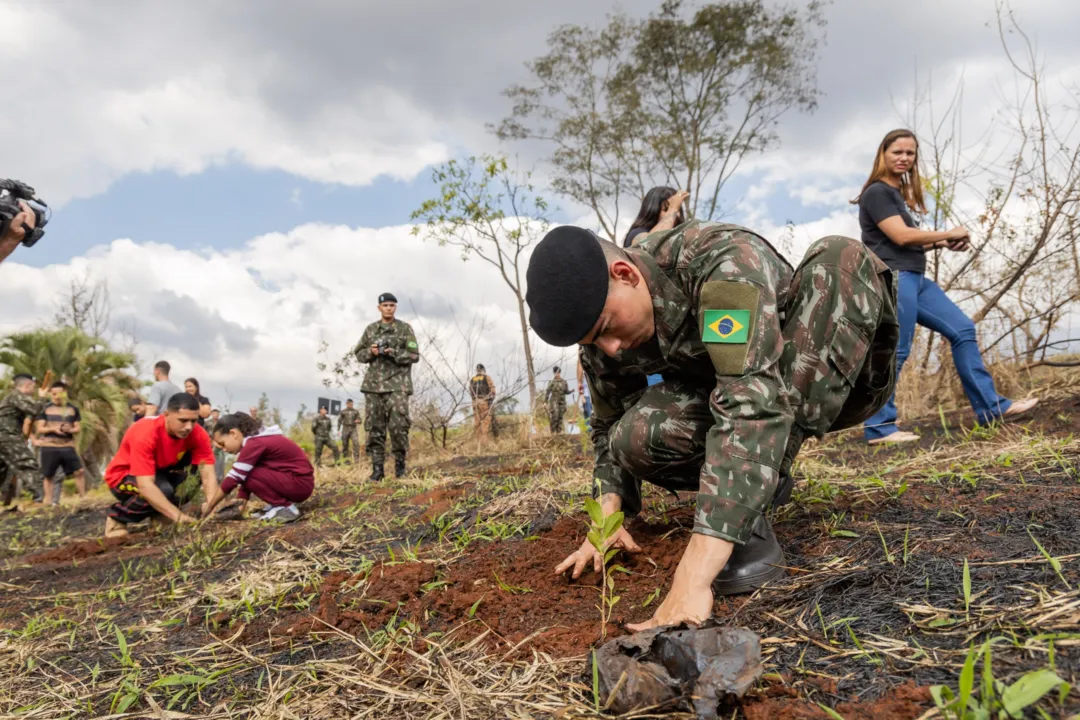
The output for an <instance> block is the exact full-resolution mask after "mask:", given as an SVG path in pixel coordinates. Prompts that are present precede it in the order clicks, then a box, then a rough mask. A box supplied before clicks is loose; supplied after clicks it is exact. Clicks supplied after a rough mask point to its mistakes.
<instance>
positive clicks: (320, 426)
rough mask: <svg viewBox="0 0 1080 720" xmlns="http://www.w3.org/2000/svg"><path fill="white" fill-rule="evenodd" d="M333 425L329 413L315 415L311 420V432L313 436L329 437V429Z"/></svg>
mask: <svg viewBox="0 0 1080 720" xmlns="http://www.w3.org/2000/svg"><path fill="white" fill-rule="evenodd" d="M333 427H334V426H333V423H332V422H331V421H330V416H329V415H316V416H315V419H314V420H312V421H311V432H312V434H313V435H315V437H321V438H328V437H330V431H331V430H332V429H333Z"/></svg>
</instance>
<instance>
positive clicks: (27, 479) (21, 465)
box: [0, 435, 45, 505]
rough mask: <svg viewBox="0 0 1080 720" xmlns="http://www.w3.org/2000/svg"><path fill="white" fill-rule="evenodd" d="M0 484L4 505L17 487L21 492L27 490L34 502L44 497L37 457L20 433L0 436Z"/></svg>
mask: <svg viewBox="0 0 1080 720" xmlns="http://www.w3.org/2000/svg"><path fill="white" fill-rule="evenodd" d="M0 485H2V486H3V490H2V491H0V499H2V501H3V504H5V505H10V504H11V503H12V502H13V501H14V499H15V496H16V493H17V492H18V489H19V488H22V490H23V492H27V491H29V492H30V494H31V495H33V496H34V502H42V501H43V500H44V499H45V490H44V488H43V487H42V483H41V470H40V469H39V467H38V462H37V458H35V457H34V453H33V452H32V451H31V450H30V448H29V447H27V445H26V438H24V437H22V436H21V435H19V436H16V437H0Z"/></svg>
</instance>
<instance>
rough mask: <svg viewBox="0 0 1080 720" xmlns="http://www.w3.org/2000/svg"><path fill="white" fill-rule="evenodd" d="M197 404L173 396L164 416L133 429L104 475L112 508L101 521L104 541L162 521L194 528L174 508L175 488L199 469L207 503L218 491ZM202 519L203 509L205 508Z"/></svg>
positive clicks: (183, 395) (181, 395)
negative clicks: (140, 524)
mask: <svg viewBox="0 0 1080 720" xmlns="http://www.w3.org/2000/svg"><path fill="white" fill-rule="evenodd" d="M198 419H199V401H198V400H197V399H196V398H195V397H194V396H192V395H188V394H187V393H178V394H176V395H173V396H172V397H171V398H170V399H169V402H168V405H167V406H166V408H165V414H164V415H159V416H157V417H154V418H145V419H143V420H139V421H138V422H136V423H134V424H133V425H132V426H131V427H130V428H128V431H127V433H125V434H124V439H123V440H122V441H121V442H120V449H119V450H117V451H116V456H115V457H114V458H113V459H112V462H110V463H109V467H108V468H107V469H106V470H105V483H106V484H107V485H108V486H109V488H110V489H111V490H112V493H113V496H114V497H115V498H116V503H115V504H114V505H113V506H112V507H110V508H109V516H108V518H107V519H106V520H105V537H117V536H120V535H126V534H127V527H126V526H127V525H129V524H131V523H136V522H139V521H141V520H145V519H146V518H154V517H165V518H167V519H168V520H170V521H172V522H175V523H190V522H195V519H194V518H192V517H191V516H189V515H185V514H184V513H183V512H181V511H180V508H178V507H177V506H176V488H177V487H179V486H180V483H182V482H184V480H185V479H186V478H187V473H188V468H190V467H191V466H192V465H197V466H198V468H199V475H200V477H201V479H202V486H203V492H204V493H205V495H206V497H208V498H210V497H213V496H214V494H215V493H216V492H217V491H218V483H217V475H216V474H215V473H214V451H213V447H212V446H211V445H210V436H209V435H207V434H206V431H205V430H203V429H202V428H201V427H199V426H198V425H197V424H196V421H197V420H198ZM203 510H204V512H203V515H205V514H206V505H205V504H204V505H203Z"/></svg>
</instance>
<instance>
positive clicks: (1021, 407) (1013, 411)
mask: <svg viewBox="0 0 1080 720" xmlns="http://www.w3.org/2000/svg"><path fill="white" fill-rule="evenodd" d="M1038 404H1039V398H1026V399H1024V400H1017V401H1016V402H1014V403H1013V404H1012V405H1010V406H1009V409H1008V410H1006V411H1005V414H1004V415H1002V417H1007V418H1011V417H1016V416H1017V415H1023V414H1024V413H1026V412H1027V411H1028V410H1031V409H1032V408H1033V407H1035V406H1036V405H1038Z"/></svg>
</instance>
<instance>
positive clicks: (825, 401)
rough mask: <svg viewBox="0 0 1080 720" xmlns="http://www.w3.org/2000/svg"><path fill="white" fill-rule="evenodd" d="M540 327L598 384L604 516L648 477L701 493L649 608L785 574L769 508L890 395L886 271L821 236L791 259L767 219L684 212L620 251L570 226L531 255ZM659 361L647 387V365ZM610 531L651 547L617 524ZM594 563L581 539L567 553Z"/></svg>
mask: <svg viewBox="0 0 1080 720" xmlns="http://www.w3.org/2000/svg"><path fill="white" fill-rule="evenodd" d="M527 282H528V293H527V298H526V299H527V301H528V303H529V308H530V311H531V315H530V323H531V325H532V327H533V330H535V331H536V334H537V335H539V336H540V338H541V339H542V340H544V341H545V342H547V343H549V344H551V345H555V346H560V347H567V346H570V345H573V344H575V343H577V344H579V345H581V361H582V364H583V367H584V369H585V376H586V378H587V380H588V383H589V387H590V389H591V391H592V400H593V415H592V422H591V425H592V440H593V445H594V447H595V454H596V456H595V466H594V470H593V479H594V490H593V492H594V494H595V495H598V496H599V498H600V501H601V505H602V507H603V510H604V513H605V515H609V514H611V513H614V512H618V511H620V510H621V511H622V512H624V513H625V514H626V516H627V517H632V516H634V515H635V514H637V513H638V512H640V510H641V495H642V493H641V483H642V481H643V480H644V481H648V482H650V483H653V484H655V485H657V486H659V487H661V488H665V489H668V490H671V491H677V490H690V491H696V493H697V510H696V516H695V524H694V530H693V535H692V536H691V538H690V541H689V543H688V545H687V547H686V550H685V551H684V553H683V556H682V559H681V560H680V562H679V566H678V568H677V569H676V571H675V574H674V577H673V579H672V583H671V588H670V590H669V591H668V594H667V597H666V598H665V599H664V601H663V602H662V603H661V604H660V605H659V607H658V608H657V610H656V612H655V614H654V615H653V617H652V618H651V619H650V620H649V621H647V622H645V623H642V624H639V625H630V626H628V627H629V628H630V629H631V630H633V631H639V630H645V629H648V628H650V627H656V626H661V625H674V624H677V623H680V622H683V621H689V622H695V623H696V622H702V621H704V620H706V619H707V618H709V617H710V616H711V615H712V613H713V602H714V593H715V594H718V595H731V594H737V593H742V592H749V591H751V590H753V589H754V588H757V587H760V586H761V585H762V584H764V583H765V582H768V581H770V580H774V579H776V578H778V577H779V576H781V575H782V574H783V572H784V570H783V565H784V554H783V551H782V549H781V548H780V545H779V543H778V542H777V540H776V537H775V536H774V535H773V532H772V529H771V527H770V525H769V521H768V519H767V518H766V516H765V513H766V511H767V510H769V508H770V507H772V506H776V505H780V504H783V503H786V502H788V500H789V499H790V495H791V484H792V481H791V476H790V471H791V465H792V462H793V460H794V459H795V455H796V454H797V453H798V451H799V448H800V447H801V445H802V443H803V440H804V438H806V437H808V436H821V435H823V434H824V433H825V432H827V431H829V430H839V429H842V428H847V427H852V426H854V425H857V424H859V423H861V422H862V421H863V420H865V419H866V418H867V417H869V416H870V415H872V414H873V413H874V412H875V411H876V410H877V409H878V408H880V407H881V406H882V404H883V403H884V402H885V401H886V400H887V399H888V397H889V395H890V394H891V392H892V388H893V385H894V380H895V377H894V370H895V352H896V341H897V337H898V326H897V319H896V291H895V288H894V286H893V280H892V275H891V273H890V271H889V269H888V268H887V267H885V265H884V264H883V263H882V262H881V261H880V260H878V259H877V258H876V257H874V256H873V255H872V254H871V253H869V252H868V251H867V250H866V249H865V248H864V247H863V245H862V244H861V243H859V242H857V241H855V240H850V239H848V238H842V237H827V238H824V239H822V240H819V241H818V242H816V243H814V244H813V245H812V246H811V247H810V249H809V251H808V252H807V254H806V257H805V258H804V259H803V261H802V264H801V265H800V266H799V267H798V269H796V270H794V271H792V268H791V266H789V265H788V264H787V263H786V262H785V261H784V260H783V258H782V257H781V256H780V255H779V253H777V252H776V251H775V250H774V249H773V248H772V246H771V245H769V243H768V242H767V241H766V240H765V239H764V238H762V237H760V236H759V235H757V234H756V233H754V232H752V231H750V230H747V229H745V228H741V227H737V226H734V225H726V224H719V223H711V222H700V221H690V222H687V223H683V224H682V225H679V226H678V227H676V228H674V229H672V230H668V231H664V232H660V233H653V234H651V235H650V236H649V237H648V238H647V239H646V240H645V241H644V242H643V243H642V244H641V245H640V246H639V247H637V248H634V249H628V250H623V249H621V248H619V247H617V246H616V245H614V244H613V243H610V242H605V241H603V240H600V239H599V238H598V237H597V236H596V235H594V234H593V233H591V232H589V231H588V230H583V229H580V228H576V227H560V228H557V229H555V230H552V231H551V232H550V233H548V235H547V236H546V237H545V238H544V239H543V241H541V242H540V243H539V245H537V247H536V250H535V251H534V252H533V255H532V257H531V259H530V261H529V269H528V275H527ZM653 373H662V374H663V381H662V382H661V383H659V384H657V385H653V386H651V387H650V386H648V385H647V382H646V376H647V375H650V374H653ZM612 545H613V546H615V547H619V548H622V549H624V550H627V551H629V552H636V551H639V550H640V548H639V547H638V546H637V544H636V543H635V542H634V540H633V538H632V537H631V536H630V534H629V533H628V532H627V531H626V529H625V528H623V529H621V530H620V531H619V532H618V534H617V535H616V537H615V538H614V540H613V542H612ZM589 565H591V566H593V568H594V569H595V570H596V571H599V570H600V556H599V554H598V553H597V552H596V550H595V549H594V548H593V546H592V544H591V543H589V542H588V541H587V540H586V541H585V542H584V543H583V544H582V545H581V548H580V549H579V550H577V551H575V552H574V553H572V554H571V555H570V556H569V557H568V558H566V560H564V561H563V562H562V563H561V564H560V565H559V566H558V567H556V568H555V572H556V573H557V574H562V573H564V572H566V571H567V570H571V571H572V576H573V577H574V578H577V577H579V576H580V575H581V572H582V570H583V569H584V568H585V567H586V566H589Z"/></svg>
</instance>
